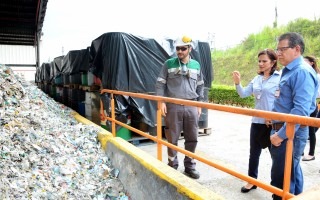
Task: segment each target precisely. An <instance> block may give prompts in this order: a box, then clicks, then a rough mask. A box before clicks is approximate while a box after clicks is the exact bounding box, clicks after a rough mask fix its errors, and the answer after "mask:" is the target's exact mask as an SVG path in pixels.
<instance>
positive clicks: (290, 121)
mask: <svg viewBox="0 0 320 200" xmlns="http://www.w3.org/2000/svg"><path fill="white" fill-rule="evenodd" d="M100 93H101V94H104V93H109V94H110V97H111V117H110V116H106V115H105V112H104V108H103V103H102V101H101V102H100V114H101V118H102V119H105V120H109V121H111V123H112V124H111V133H112V135H113V136H114V137H115V136H116V124H118V125H120V126H123V127H125V128H127V129H129V130H131V131H134V132H135V133H138V134H140V135H142V136H144V137H146V138H148V139H150V140H153V141H154V142H156V143H157V159H158V160H160V161H162V145H165V146H167V147H169V148H171V149H174V150H176V151H178V152H180V153H183V154H185V155H187V156H189V157H192V158H194V159H196V160H198V161H200V162H202V163H205V164H207V165H209V166H212V167H214V168H217V169H219V170H221V171H223V172H226V173H228V174H230V175H232V176H235V177H237V178H239V179H241V180H244V181H247V182H250V183H251V184H254V185H256V186H258V187H260V188H263V189H264V190H267V191H269V192H271V193H273V194H276V195H278V196H281V197H282V199H289V198H292V197H294V196H295V195H293V194H291V193H290V192H289V191H290V175H291V165H292V151H293V138H294V130H295V124H301V125H307V126H314V127H320V119H318V118H312V117H304V116H298V115H291V114H283V113H276V112H269V111H262V110H255V109H248V108H240V107H234V106H226V105H219V104H212V103H205V102H196V101H189V100H183V99H175V98H169V97H160V96H154V95H148V94H142V93H132V92H124V91H117V90H108V89H102V90H101V92H100ZM114 95H124V96H131V97H136V98H142V99H148V100H153V101H157V113H156V126H157V136H156V137H155V136H152V135H149V134H148V133H145V132H143V131H140V130H138V129H136V128H133V127H131V126H129V125H127V124H125V123H122V122H120V121H117V120H116V119H115V101H114ZM162 102H169V103H175V104H183V105H188V106H195V107H201V108H207V109H211V110H218V111H224V112H230V113H236V114H242V115H248V116H256V117H261V118H265V119H272V120H279V121H283V122H286V124H287V126H286V127H287V128H286V135H287V137H288V141H287V146H286V156H285V170H284V177H283V178H284V183H283V190H281V189H279V188H277V187H274V186H272V185H270V184H269V183H265V182H263V181H260V180H258V179H255V178H252V177H250V176H247V175H245V174H243V173H239V172H237V171H234V170H232V169H230V168H228V167H227V166H224V165H222V164H218V163H216V162H213V161H211V160H209V159H207V158H205V157H202V156H199V155H197V154H195V153H192V152H190V151H187V150H185V149H183V148H180V147H178V146H175V145H173V144H170V143H168V142H166V141H164V140H162V115H161V103H162Z"/></svg>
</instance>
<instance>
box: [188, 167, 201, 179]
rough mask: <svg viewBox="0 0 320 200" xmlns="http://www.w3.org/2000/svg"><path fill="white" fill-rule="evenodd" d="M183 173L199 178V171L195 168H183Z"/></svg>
mask: <svg viewBox="0 0 320 200" xmlns="http://www.w3.org/2000/svg"><path fill="white" fill-rule="evenodd" d="M184 173H185V175H187V176H189V177H190V178H194V179H198V178H200V173H199V172H198V171H197V170H195V169H185V170H184Z"/></svg>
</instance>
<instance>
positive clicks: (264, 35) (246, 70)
mask: <svg viewBox="0 0 320 200" xmlns="http://www.w3.org/2000/svg"><path fill="white" fill-rule="evenodd" d="M285 32H298V33H300V34H301V35H302V36H303V37H304V40H305V44H306V50H305V53H304V55H314V56H316V57H318V56H320V43H319V41H320V20H319V19H316V20H313V21H310V20H308V19H303V18H300V19H297V20H294V21H292V22H289V23H288V25H286V26H282V27H277V28H271V27H265V28H264V29H263V30H262V31H261V32H260V33H257V34H250V35H248V37H247V38H246V39H245V40H244V41H243V42H242V43H241V44H239V45H237V46H235V47H234V48H230V49H227V50H214V51H213V52H212V63H213V68H214V81H213V84H215V85H229V86H230V85H233V80H232V76H231V73H232V71H234V70H238V71H240V73H241V77H242V84H243V85H246V84H247V83H248V82H249V81H251V80H252V78H253V77H254V76H255V75H257V73H256V72H257V70H258V64H257V59H258V58H257V54H258V52H259V51H261V50H263V49H266V48H271V49H275V48H276V45H277V40H276V39H277V37H278V36H279V35H281V34H282V33H285ZM279 66H280V65H279ZM280 67H281V66H280Z"/></svg>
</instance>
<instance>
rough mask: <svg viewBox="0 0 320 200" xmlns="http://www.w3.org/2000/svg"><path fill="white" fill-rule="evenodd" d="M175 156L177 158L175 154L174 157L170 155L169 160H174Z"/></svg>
mask: <svg viewBox="0 0 320 200" xmlns="http://www.w3.org/2000/svg"><path fill="white" fill-rule="evenodd" d="M175 158H176V156H174V157H171V156H168V160H170V161H174V159H175Z"/></svg>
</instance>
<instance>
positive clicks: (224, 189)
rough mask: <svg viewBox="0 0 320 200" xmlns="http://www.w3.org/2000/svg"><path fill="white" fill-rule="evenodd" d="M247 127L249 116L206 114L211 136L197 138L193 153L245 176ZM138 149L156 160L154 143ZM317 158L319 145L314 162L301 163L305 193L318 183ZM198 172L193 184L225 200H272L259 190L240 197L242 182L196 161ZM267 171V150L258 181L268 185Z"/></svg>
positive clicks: (319, 164) (318, 169)
mask: <svg viewBox="0 0 320 200" xmlns="http://www.w3.org/2000/svg"><path fill="white" fill-rule="evenodd" d="M250 123H251V117H250V116H244V115H239V114H233V113H227V112H221V111H214V110H209V112H208V128H211V134H210V135H205V136H201V137H199V143H198V147H197V150H196V153H197V154H199V155H201V156H203V157H205V158H207V159H209V160H212V161H216V162H219V163H223V164H225V165H227V166H228V167H230V168H231V169H233V170H235V171H237V172H240V173H244V174H247V170H248V160H249V131H250ZM318 133H319V132H318ZM183 142H184V140H183V139H181V140H180V141H179V146H181V147H183ZM137 147H139V148H140V149H142V150H144V151H146V152H148V153H150V154H151V155H153V156H155V157H156V155H157V153H156V151H157V148H156V144H155V143H147V144H144V145H138V146H137ZM308 150H309V144H307V146H306V149H305V153H308ZM319 154H320V146H319V145H318V146H316V150H315V156H316V159H315V160H313V161H308V162H306V161H301V165H302V169H303V172H304V178H305V188H304V189H305V190H308V189H310V188H312V187H314V186H316V185H318V184H319V183H320V157H319V159H318V158H317V156H318V155H319ZM178 157H179V161H180V167H179V169H178V171H181V172H183V170H184V168H183V156H182V155H181V154H179V156H178ZM163 162H165V163H167V154H166V147H164V148H163ZM197 170H198V171H199V172H200V174H201V177H200V179H198V180H196V181H197V182H199V183H201V184H203V185H204V186H206V187H208V188H209V189H211V190H212V191H214V192H216V193H218V194H220V195H221V196H223V197H225V199H237V200H242V199H243V200H247V199H252V200H253V199H254V200H255V199H256V200H261V199H271V193H270V192H268V191H265V190H264V189H262V188H257V189H256V190H252V191H250V192H249V193H246V194H243V193H241V192H240V188H241V187H242V186H243V185H244V184H245V182H244V181H242V180H241V179H239V178H236V177H233V176H232V175H229V174H227V173H225V172H223V171H220V170H217V169H216V168H213V167H210V166H208V165H206V164H202V163H200V162H199V161H197ZM270 170H271V158H270V154H269V152H268V150H267V149H264V150H263V151H262V154H261V157H260V166H259V177H258V179H259V180H261V181H264V182H265V183H270Z"/></svg>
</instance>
